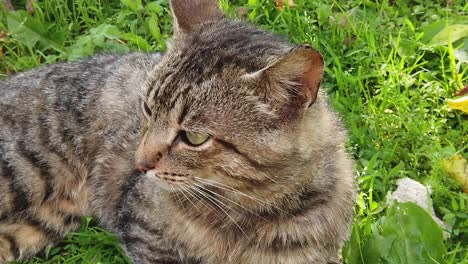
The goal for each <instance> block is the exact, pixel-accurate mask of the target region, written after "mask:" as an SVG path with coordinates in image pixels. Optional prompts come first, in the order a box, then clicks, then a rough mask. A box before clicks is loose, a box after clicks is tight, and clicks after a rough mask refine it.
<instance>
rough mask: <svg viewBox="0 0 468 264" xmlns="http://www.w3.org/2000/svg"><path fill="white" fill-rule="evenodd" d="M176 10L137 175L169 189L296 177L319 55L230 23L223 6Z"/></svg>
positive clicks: (153, 84)
mask: <svg viewBox="0 0 468 264" xmlns="http://www.w3.org/2000/svg"><path fill="white" fill-rule="evenodd" d="M171 7H172V11H173V15H174V18H175V20H174V23H175V26H174V31H175V33H174V39H173V41H172V42H171V44H170V47H169V49H168V52H167V53H166V55H165V57H164V58H163V59H162V61H161V62H160V63H159V65H158V67H157V69H156V70H155V71H154V72H153V73H152V75H151V78H150V80H149V81H148V90H147V95H146V98H145V100H144V102H143V103H142V111H143V112H144V115H145V116H146V126H145V127H146V131H145V134H144V136H143V138H142V141H141V142H140V145H139V147H138V150H137V153H136V164H137V167H138V168H139V169H140V170H142V171H143V172H145V173H146V174H147V175H148V176H151V177H157V178H158V179H159V180H161V184H162V185H163V186H165V187H168V188H167V189H169V187H174V189H178V188H179V187H190V186H194V185H202V186H205V185H209V184H210V183H214V182H216V183H217V184H219V185H220V186H232V187H234V188H236V189H241V190H245V189H249V188H250V189H255V188H262V186H263V187H265V188H268V185H269V184H276V183H277V182H281V181H282V179H281V177H284V178H283V179H286V178H287V177H290V176H291V175H293V174H294V173H297V172H298V171H299V170H300V166H302V164H303V162H304V160H303V159H304V157H305V156H307V155H306V154H305V153H303V152H304V151H305V150H304V146H302V145H301V144H304V142H303V141H302V140H301V139H300V138H301V137H302V136H303V134H304V133H307V131H304V128H303V123H304V119H305V118H306V116H307V111H308V109H309V107H310V106H311V105H312V104H313V103H314V101H315V100H316V97H317V94H318V89H319V84H320V79H321V76H322V72H323V67H324V63H323V59H322V57H321V55H320V54H319V53H318V52H317V51H315V50H314V49H312V48H310V47H308V46H296V45H292V44H289V43H288V42H287V41H285V40H283V39H282V38H280V37H277V36H274V35H273V34H270V33H267V32H265V31H263V30H260V29H257V28H255V27H253V26H250V25H246V24H245V23H242V22H239V21H233V20H229V19H227V18H226V16H225V15H224V14H223V13H222V11H221V10H220V8H219V6H218V4H217V2H216V1H215V0H199V1H193V0H173V1H171ZM288 180H290V179H288Z"/></svg>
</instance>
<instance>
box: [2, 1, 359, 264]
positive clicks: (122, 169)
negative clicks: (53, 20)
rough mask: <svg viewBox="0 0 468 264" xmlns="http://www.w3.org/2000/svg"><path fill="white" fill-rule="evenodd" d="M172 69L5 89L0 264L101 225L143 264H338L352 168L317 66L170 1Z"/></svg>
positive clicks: (48, 78)
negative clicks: (82, 223) (88, 220)
mask: <svg viewBox="0 0 468 264" xmlns="http://www.w3.org/2000/svg"><path fill="white" fill-rule="evenodd" d="M171 7H172V11H173V15H174V18H175V20H174V24H175V26H174V32H175V33H174V37H173V40H172V41H171V43H170V47H169V48H168V51H167V53H166V54H165V55H161V54H158V53H153V54H143V53H131V54H127V55H124V56H118V55H99V56H96V57H93V58H89V59H86V60H82V61H78V62H70V63H61V64H55V65H50V66H47V67H42V68H39V69H35V70H31V71H27V72H23V73H19V74H16V75H14V76H10V77H8V78H6V79H5V80H3V81H1V82H0V93H1V95H0V263H5V262H7V261H10V260H14V259H26V258H29V257H31V256H33V255H34V254H36V253H37V252H39V251H40V250H41V249H43V248H44V247H45V246H47V245H50V244H53V243H56V242H57V241H59V240H60V239H61V238H63V236H64V235H65V234H66V233H67V232H69V231H71V230H76V228H77V227H78V226H79V218H80V217H81V216H93V217H95V218H96V219H98V220H99V222H100V223H101V224H102V225H103V226H104V227H106V228H107V229H108V230H110V231H111V232H113V233H115V234H116V235H117V236H118V237H119V239H120V240H121V242H122V245H123V247H124V248H125V250H126V252H127V253H128V255H129V256H130V257H131V259H132V260H133V261H134V263H202V264H224V263H236V264H259V263H260V264H261V263H268V264H286V263H288V264H289V263H290V264H306V263H307V264H310V263H339V262H341V260H340V259H339V257H338V255H339V250H340V247H341V246H342V244H343V242H344V241H345V240H346V239H347V238H348V236H349V230H350V224H351V222H352V216H353V200H354V195H355V190H354V186H353V173H352V162H351V160H350V159H349V157H348V155H347V154H346V153H345V148H344V144H343V142H344V131H343V129H342V126H341V124H340V121H339V119H338V118H337V117H336V115H335V114H334V113H333V112H332V111H331V110H330V108H329V106H328V105H327V98H326V96H325V94H324V93H323V92H321V91H319V84H320V80H321V76H322V72H323V68H324V62H323V59H322V57H321V55H320V54H319V53H318V52H317V51H315V50H314V49H312V48H310V47H308V46H295V45H292V44H290V43H288V42H287V41H285V40H283V39H282V38H279V37H277V36H274V35H272V34H270V33H267V32H264V31H262V30H259V29H257V28H255V27H252V26H250V25H246V24H245V23H242V22H239V21H233V20H229V19H227V18H226V17H225V15H224V14H223V13H222V12H221V10H220V8H219V7H218V4H217V2H216V1H215V0H199V1H191V0H173V1H172V2H171Z"/></svg>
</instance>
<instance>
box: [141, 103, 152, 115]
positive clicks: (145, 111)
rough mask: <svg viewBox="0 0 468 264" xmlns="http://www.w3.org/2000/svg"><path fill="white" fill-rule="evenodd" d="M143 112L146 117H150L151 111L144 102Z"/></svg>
mask: <svg viewBox="0 0 468 264" xmlns="http://www.w3.org/2000/svg"><path fill="white" fill-rule="evenodd" d="M143 112H144V113H145V116H146V117H147V118H149V117H151V115H152V112H151V109H150V108H149V106H148V104H147V103H146V102H143Z"/></svg>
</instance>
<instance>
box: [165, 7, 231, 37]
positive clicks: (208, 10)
mask: <svg viewBox="0 0 468 264" xmlns="http://www.w3.org/2000/svg"><path fill="white" fill-rule="evenodd" d="M171 10H172V14H173V16H174V30H175V31H176V32H182V33H188V32H190V31H191V30H193V29H194V28H196V27H198V26H199V25H200V24H202V23H204V22H207V21H213V20H219V19H222V18H223V17H224V13H223V11H221V9H220V8H219V5H218V1H217V0H171Z"/></svg>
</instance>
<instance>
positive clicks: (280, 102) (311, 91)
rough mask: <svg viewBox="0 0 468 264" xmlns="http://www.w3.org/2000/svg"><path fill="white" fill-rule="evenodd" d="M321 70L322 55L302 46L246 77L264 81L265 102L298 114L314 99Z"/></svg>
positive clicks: (322, 67)
mask: <svg viewBox="0 0 468 264" xmlns="http://www.w3.org/2000/svg"><path fill="white" fill-rule="evenodd" d="M323 69H324V61H323V58H322V55H320V53H319V52H318V51H316V50H315V49H313V48H311V47H310V46H308V45H302V46H298V47H295V48H293V49H291V50H290V51H288V52H286V54H284V55H283V56H282V57H280V58H279V59H277V60H275V61H274V62H273V63H271V64H270V65H269V66H267V67H266V68H264V69H262V70H260V71H258V72H255V73H250V74H248V75H250V78H254V79H257V78H260V79H261V80H262V81H266V83H267V87H266V90H265V91H264V93H263V94H262V97H263V98H264V100H266V101H268V102H270V103H271V104H273V106H275V107H277V108H278V107H279V108H283V107H284V106H287V108H289V109H287V111H292V112H297V111H301V110H305V109H307V108H308V107H309V106H310V105H312V104H313V103H314V102H315V100H316V99H317V93H318V90H319V87H320V81H321V79H322V74H323ZM285 110H286V109H285Z"/></svg>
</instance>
